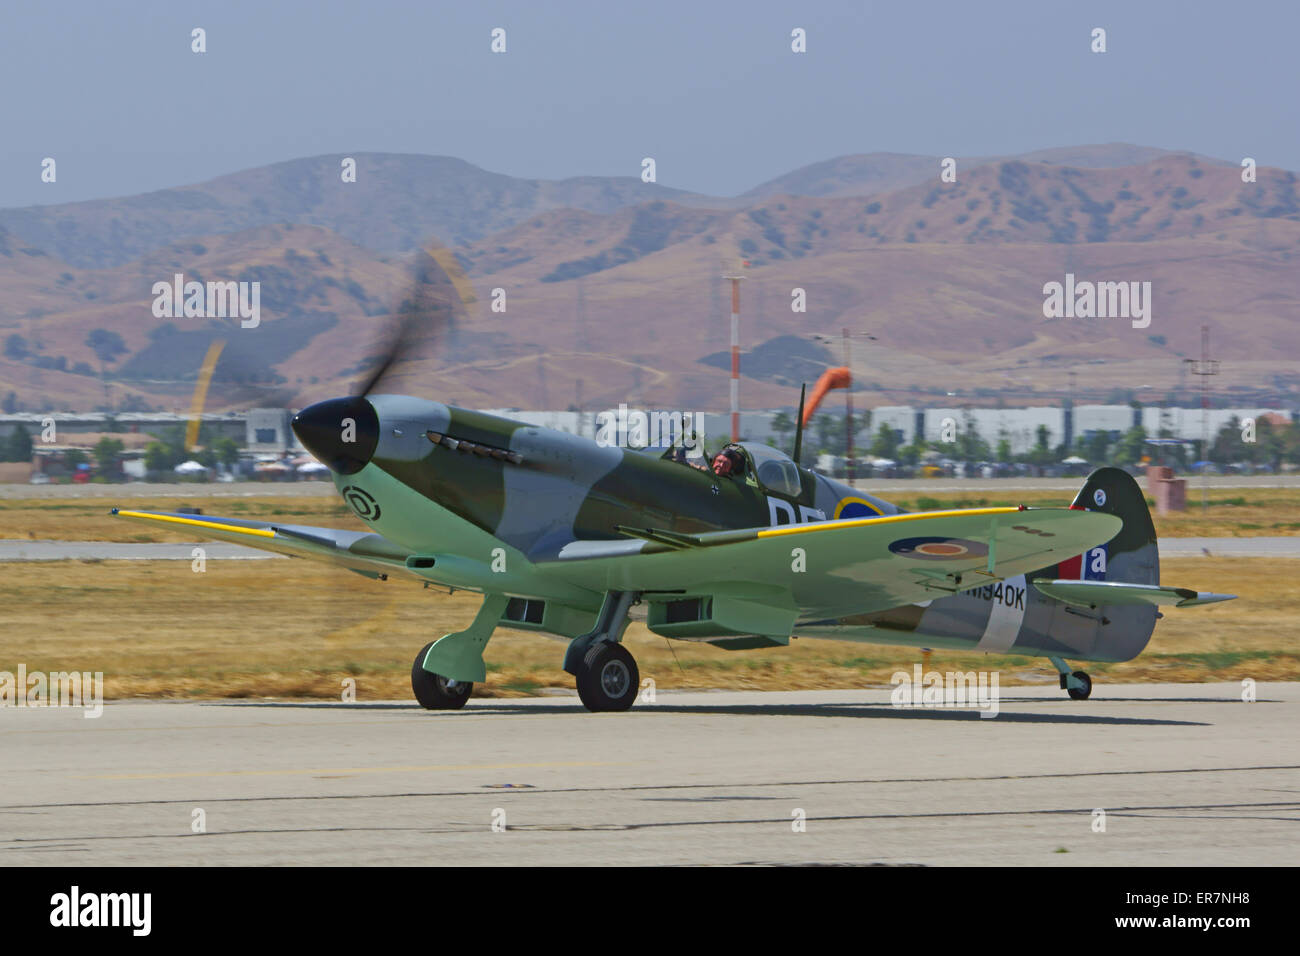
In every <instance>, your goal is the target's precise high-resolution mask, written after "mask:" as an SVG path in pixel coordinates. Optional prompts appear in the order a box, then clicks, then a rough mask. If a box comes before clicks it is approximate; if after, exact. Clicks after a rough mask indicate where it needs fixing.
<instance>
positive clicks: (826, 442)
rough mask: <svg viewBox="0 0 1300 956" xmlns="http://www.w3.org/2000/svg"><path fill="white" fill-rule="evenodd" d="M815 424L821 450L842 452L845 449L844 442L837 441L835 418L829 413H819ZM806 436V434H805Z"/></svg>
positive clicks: (835, 452)
mask: <svg viewBox="0 0 1300 956" xmlns="http://www.w3.org/2000/svg"><path fill="white" fill-rule="evenodd" d="M813 424H814V426H815V427H816V429H817V445H818V448H819V450H821V451H823V452H826V453H828V454H832V455H834V454H840V453H842V452H843V451H844V443H843V442H839V443H837V442H836V441H835V434H836V433H835V419H833V418H831V417H830V416H829V415H818V416H817V417H816V418H815V419H814V420H813ZM805 437H806V436H805Z"/></svg>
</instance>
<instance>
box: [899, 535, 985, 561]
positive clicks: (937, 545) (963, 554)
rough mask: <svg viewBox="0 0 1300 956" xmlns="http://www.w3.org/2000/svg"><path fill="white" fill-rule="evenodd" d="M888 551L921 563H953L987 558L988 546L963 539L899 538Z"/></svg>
mask: <svg viewBox="0 0 1300 956" xmlns="http://www.w3.org/2000/svg"><path fill="white" fill-rule="evenodd" d="M889 550H890V551H891V552H892V553H894V554H896V555H898V556H899V557H903V558H916V559H918V560H921V561H955V560H960V559H962V558H984V557H988V553H989V549H988V545H986V544H981V543H980V542H978V541H968V540H966V539H965V538H900V539H899V540H897V541H895V542H894V543H893V544H891V545H890V546H889Z"/></svg>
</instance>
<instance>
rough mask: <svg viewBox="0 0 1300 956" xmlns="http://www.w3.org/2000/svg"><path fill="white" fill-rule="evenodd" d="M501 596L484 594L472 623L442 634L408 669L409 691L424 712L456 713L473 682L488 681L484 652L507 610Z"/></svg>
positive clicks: (504, 598) (426, 646)
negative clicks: (461, 628)
mask: <svg viewBox="0 0 1300 956" xmlns="http://www.w3.org/2000/svg"><path fill="white" fill-rule="evenodd" d="M507 601H508V598H507V597H506V596H505V595H504V594H487V595H484V597H483V605H482V607H480V608H479V610H478V614H477V615H476V616H475V617H474V622H473V623H472V624H470V626H469V627H467V628H465V630H463V631H456V632H455V633H453V634H445V635H443V636H442V637H440V638H438V640H436V641H433V642H432V643H429V644H426V645H424V647H423V648H422V649H421V650H420V653H419V654H417V655H415V663H414V664H413V665H412V667H411V690H412V691H413V692H414V693H415V699H416V700H418V701H419V702H420V706H421V707H424V708H425V709H426V710H456V709H459V708H461V707H464V706H465V702H466V701H467V700H469V695H470V692H471V691H472V690H473V689H474V682H475V681H484V680H486V679H487V665H486V664H484V663H483V648H485V647H486V646H487V642H488V639H489V638H490V637H491V636H492V632H493V631H494V630H496V626H497V622H499V621H500V620H501V614H502V612H504V611H505V609H506V602H507Z"/></svg>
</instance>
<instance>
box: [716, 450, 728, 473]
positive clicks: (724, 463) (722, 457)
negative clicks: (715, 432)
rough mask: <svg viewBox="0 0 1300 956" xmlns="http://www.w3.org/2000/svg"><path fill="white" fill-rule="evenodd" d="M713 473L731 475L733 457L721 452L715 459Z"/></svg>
mask: <svg viewBox="0 0 1300 956" xmlns="http://www.w3.org/2000/svg"><path fill="white" fill-rule="evenodd" d="M713 473H714V474H715V475H729V474H731V456H729V455H728V454H727V453H726V452H725V451H720V452H718V453H717V455H715V456H714V458H713Z"/></svg>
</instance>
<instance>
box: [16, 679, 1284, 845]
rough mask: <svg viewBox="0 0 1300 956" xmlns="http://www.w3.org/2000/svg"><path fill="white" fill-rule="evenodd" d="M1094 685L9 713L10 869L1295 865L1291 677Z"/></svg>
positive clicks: (135, 706)
mask: <svg viewBox="0 0 1300 956" xmlns="http://www.w3.org/2000/svg"><path fill="white" fill-rule="evenodd" d="M1094 694H1095V696H1094V698H1093V699H1092V700H1090V701H1086V702H1074V701H1070V700H1068V699H1066V698H1065V696H1064V695H1063V694H1062V693H1061V692H1060V691H1058V690H1056V688H1054V687H1052V688H1021V687H1014V688H1008V689H1006V690H1005V692H1004V694H1003V698H1002V701H1001V705H1000V713H999V714H998V716H996V717H995V718H992V719H981V718H980V717H978V716H977V714H976V713H975V712H972V711H954V710H897V709H894V708H892V707H891V706H890V704H889V691H888V690H887V689H876V690H857V691H816V692H792V693H759V692H714V693H708V692H691V693H674V694H667V693H661V694H659V695H658V697H657V700H656V701H655V702H654V703H640V704H638V706H637V707H636V708H635V709H634V710H633V711H631V712H630V713H627V714H599V715H597V714H589V713H587V712H586V711H584V710H582V709H581V707H580V706H579V705H578V703H577V701H576V700H575V699H573V698H569V697H555V698H536V699H525V700H491V699H481V700H480V699H476V700H472V701H471V702H470V703H469V705H468V706H467V707H466V709H465V710H463V711H460V712H440V713H434V712H425V711H422V710H419V709H418V708H417V707H415V706H414V705H412V704H407V703H404V702H374V703H365V702H362V703H354V704H343V703H321V702H317V703H312V702H302V703H293V702H274V701H243V702H233V701H232V702H213V703H192V702H186V703H150V702H112V701H110V702H108V703H107V704H106V705H105V707H104V711H103V714H102V716H101V717H99V718H98V719H85V718H84V717H83V715H82V712H81V711H80V710H76V709H71V708H25V707H23V708H17V707H6V708H3V709H0V747H2V748H3V751H4V753H5V756H6V773H5V775H4V787H3V792H2V793H0V859H2V860H3V861H4V862H5V863H7V864H11V865H13V864H18V865H32V864H35V865H41V864H63V865H78V866H80V865H103V864H107V865H117V864H212V865H237V864H238V865H264V864H328V865H349V866H356V865H372V864H401V865H405V864H411V865H415V864H448V865H458V866H460V865H474V864H513V865H526V864H590V865H616V864H649V865H672V864H799V863H857V864H868V863H882V864H895V865H913V864H923V865H952V864H1040V865H1052V864H1063V865H1090V866H1113V865H1129V864H1156V865H1159V864H1175V865H1177V864H1224V865H1247V866H1250V865H1256V864H1286V865H1296V864H1300V840H1297V839H1296V832H1297V826H1298V825H1300V774H1297V770H1298V769H1300V744H1298V743H1297V737H1296V733H1295V728H1296V727H1297V726H1300V684H1295V683H1290V684H1260V685H1259V686H1258V700H1257V701H1256V702H1254V703H1243V702H1242V701H1241V699H1240V698H1241V688H1240V686H1239V685H1236V684H1214V685H1204V684H1165V685H1114V686H1107V685H1104V684H1100V683H1099V684H1098V685H1097V688H1096V690H1095V691H1094ZM1098 810H1102V811H1104V813H1105V817H1104V824H1105V830H1104V832H1095V826H1096V823H1095V821H1098V820H1101V819H1102V817H1101V816H1099V815H1097V814H1096V813H1095V811H1098ZM196 811H201V812H202V819H203V822H204V825H205V828H206V832H202V833H196V832H192V831H193V828H194V826H195V824H194V821H195V820H196V819H197V818H198V817H199V814H198V813H196ZM801 821H802V824H803V826H802V827H800V826H798V824H799V823H800V822H801ZM494 823H496V824H497V828H496V829H494Z"/></svg>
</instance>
